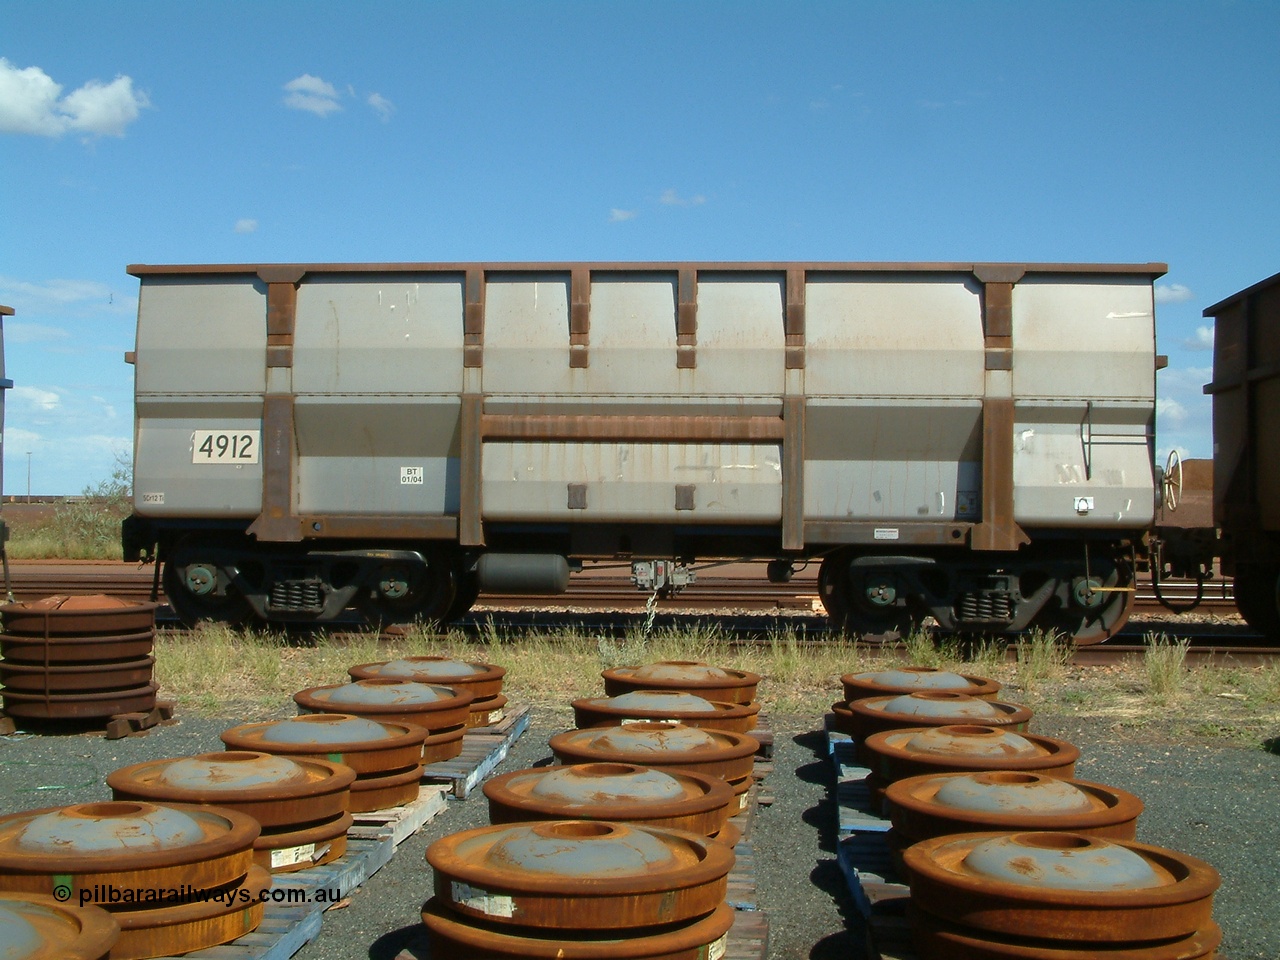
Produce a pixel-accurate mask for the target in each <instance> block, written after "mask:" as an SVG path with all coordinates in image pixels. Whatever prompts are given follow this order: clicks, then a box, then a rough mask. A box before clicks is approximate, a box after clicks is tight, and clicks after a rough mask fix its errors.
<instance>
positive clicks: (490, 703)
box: [467, 693, 507, 729]
mask: <svg viewBox="0 0 1280 960" xmlns="http://www.w3.org/2000/svg"><path fill="white" fill-rule="evenodd" d="M506 706H507V698H506V697H504V696H503V695H502V694H500V693H499V694H496V695H494V696H492V697H485V698H484V699H482V700H472V701H471V714H470V716H468V717H467V728H468V729H475V728H476V727H491V726H493V725H494V724H495V723H501V722H502V720H503V718H504V717H505V716H506V715H507V713H506Z"/></svg>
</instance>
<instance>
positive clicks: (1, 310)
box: [0, 303, 13, 317]
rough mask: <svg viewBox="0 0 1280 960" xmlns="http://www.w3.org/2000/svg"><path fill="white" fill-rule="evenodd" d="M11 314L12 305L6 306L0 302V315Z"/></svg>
mask: <svg viewBox="0 0 1280 960" xmlns="http://www.w3.org/2000/svg"><path fill="white" fill-rule="evenodd" d="M12 316H13V307H6V306H5V305H4V304H2V303H0V317H12Z"/></svg>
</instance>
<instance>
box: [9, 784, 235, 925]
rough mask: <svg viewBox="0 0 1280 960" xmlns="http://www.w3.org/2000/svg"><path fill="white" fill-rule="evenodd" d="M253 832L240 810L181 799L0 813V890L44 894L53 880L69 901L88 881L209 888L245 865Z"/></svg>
mask: <svg viewBox="0 0 1280 960" xmlns="http://www.w3.org/2000/svg"><path fill="white" fill-rule="evenodd" d="M259 832H260V828H259V826H258V824H257V822H256V821H255V820H253V818H252V817H248V816H246V815H244V814H243V813H238V812H236V811H234V810H225V809H222V808H219V807H199V806H193V805H189V804H164V805H158V804H152V803H144V802H134V801H118V802H117V801H111V802H104V803H81V804H74V805H72V806H69V807H48V808H45V809H42V810H27V811H23V812H21V813H13V814H9V815H8V816H4V817H0V890H4V891H18V892H24V893H48V894H51V893H53V892H54V887H55V886H59V885H61V886H63V887H65V888H67V889H68V890H69V891H70V893H71V899H70V900H69V901H68V902H75V903H79V902H80V900H79V895H80V892H81V891H87V892H90V896H91V897H93V896H96V894H94V893H92V892H91V891H93V890H94V888H95V885H96V886H99V887H106V886H113V885H114V886H116V887H118V888H121V889H124V888H134V889H144V888H146V889H162V890H164V889H176V888H179V887H182V886H184V885H187V884H189V885H190V886H191V887H195V888H196V889H199V890H214V889H217V888H220V887H224V886H226V885H228V884H231V883H234V882H237V881H238V880H239V879H240V878H242V877H243V876H244V875H245V873H246V872H247V871H248V870H249V868H250V866H251V865H252V861H253V841H254V840H256V839H257V838H258V834H259ZM88 902H90V903H92V902H93V900H92V899H90V900H89V901H88ZM102 906H106V907H107V908H108V909H110V908H111V904H102Z"/></svg>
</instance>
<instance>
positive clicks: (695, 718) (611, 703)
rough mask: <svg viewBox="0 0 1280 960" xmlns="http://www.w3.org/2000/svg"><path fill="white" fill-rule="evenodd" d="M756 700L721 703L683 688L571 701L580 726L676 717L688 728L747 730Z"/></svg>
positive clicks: (755, 710) (755, 711) (757, 709)
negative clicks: (687, 691) (751, 701)
mask: <svg viewBox="0 0 1280 960" xmlns="http://www.w3.org/2000/svg"><path fill="white" fill-rule="evenodd" d="M759 713H760V705H759V704H758V703H754V702H753V703H724V702H721V701H717V700H707V699H704V698H703V697H700V696H697V695H696V694H692V693H686V692H685V691H683V690H635V691H632V692H631V693H624V694H622V695H620V696H616V697H583V698H581V699H578V700H574V701H573V716H574V722H575V723H576V724H577V726H578V728H579V729H585V728H588V727H612V726H617V725H619V724H623V723H627V722H634V721H637V720H677V721H679V722H680V723H683V724H686V725H687V726H691V727H703V728H707V729H712V730H727V731H729V732H730V733H747V732H748V731H750V730H751V729H753V728H754V727H755V725H756V718H757V716H759Z"/></svg>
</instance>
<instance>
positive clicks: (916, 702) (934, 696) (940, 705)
mask: <svg viewBox="0 0 1280 960" xmlns="http://www.w3.org/2000/svg"><path fill="white" fill-rule="evenodd" d="M838 706H839V705H836V707H833V708H832V709H833V710H834V711H835V714H836V717H837V724H836V725H837V728H839V729H842V730H844V732H845V733H848V734H849V735H850V736H852V737H853V738H854V739H856V740H858V741H863V740H866V739H867V737H869V736H871V735H872V734H874V733H880V732H881V731H883V730H897V729H900V728H902V727H943V726H948V725H950V724H956V723H977V724H982V725H983V726H988V727H1006V728H1008V729H1011V730H1018V731H1023V730H1026V729H1027V725H1028V723H1029V722H1030V720H1031V709H1030V708H1029V707H1024V706H1022V705H1021V704H1016V703H1002V702H1000V701H998V700H983V699H980V698H978V697H971V696H969V695H968V694H964V693H953V692H951V691H947V690H925V691H918V692H915V693H898V694H887V695H883V696H878V697H867V698H865V699H862V700H854V701H852V702H849V703H847V704H846V706H847V711H848V712H847V713H845V712H844V711H842V710H840V709H838ZM846 724H847V725H846Z"/></svg>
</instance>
